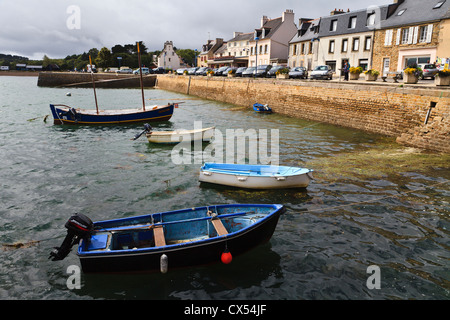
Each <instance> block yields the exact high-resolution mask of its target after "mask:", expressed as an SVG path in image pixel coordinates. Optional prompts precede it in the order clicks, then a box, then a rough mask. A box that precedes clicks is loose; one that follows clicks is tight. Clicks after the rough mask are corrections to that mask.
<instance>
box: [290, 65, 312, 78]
mask: <svg viewBox="0 0 450 320" xmlns="http://www.w3.org/2000/svg"><path fill="white" fill-rule="evenodd" d="M289 78H293V79H307V78H308V70H306V68H305V67H295V68H293V69H292V70H291V71H289Z"/></svg>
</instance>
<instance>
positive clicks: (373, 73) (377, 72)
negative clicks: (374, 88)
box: [364, 69, 380, 76]
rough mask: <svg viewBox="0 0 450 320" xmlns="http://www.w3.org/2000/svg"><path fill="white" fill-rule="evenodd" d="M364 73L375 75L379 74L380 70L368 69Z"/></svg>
mask: <svg viewBox="0 0 450 320" xmlns="http://www.w3.org/2000/svg"><path fill="white" fill-rule="evenodd" d="M364 74H371V75H373V76H379V75H380V72H379V71H377V70H374V69H369V70H367V71H364Z"/></svg>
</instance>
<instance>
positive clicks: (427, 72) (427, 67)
mask: <svg viewBox="0 0 450 320" xmlns="http://www.w3.org/2000/svg"><path fill="white" fill-rule="evenodd" d="M418 67H420V68H421V69H422V72H423V74H422V79H425V78H431V79H434V76H435V75H436V73H438V71H439V69H438V68H437V67H436V65H434V64H419V65H418Z"/></svg>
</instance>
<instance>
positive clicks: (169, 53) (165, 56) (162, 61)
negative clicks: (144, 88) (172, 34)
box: [158, 41, 181, 70]
mask: <svg viewBox="0 0 450 320" xmlns="http://www.w3.org/2000/svg"><path fill="white" fill-rule="evenodd" d="M180 65H181V59H180V57H179V56H178V55H177V54H176V52H175V50H174V48H173V43H172V41H166V42H165V43H164V49H163V50H162V52H161V53H160V55H159V56H158V67H163V68H164V69H172V70H176V69H178V68H180Z"/></svg>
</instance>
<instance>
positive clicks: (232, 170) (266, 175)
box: [200, 163, 314, 178]
mask: <svg viewBox="0 0 450 320" xmlns="http://www.w3.org/2000/svg"><path fill="white" fill-rule="evenodd" d="M211 165H212V167H211ZM214 165H219V166H220V165H228V166H230V167H237V168H230V169H226V168H217V167H216V168H214ZM208 166H210V167H208ZM245 166H252V167H259V168H261V169H263V168H278V169H280V168H281V169H282V170H277V172H275V171H274V172H269V171H268V172H263V171H261V170H260V171H259V174H258V173H257V172H258V171H257V170H244V167H245ZM239 167H242V170H239ZM283 169H285V170H283ZM292 169H297V170H298V171H299V172H289V171H292ZM278 171H279V172H278ZM313 171H314V170H312V169H307V168H299V167H289V166H273V165H240V164H222V163H217V164H216V163H205V164H204V165H203V166H202V167H201V168H200V172H210V173H215V174H224V175H234V176H249V177H258V178H271V177H295V176H301V175H305V174H308V173H310V172H313Z"/></svg>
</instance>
